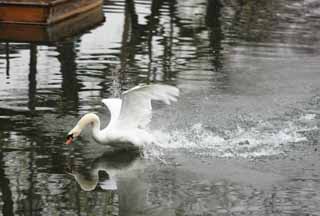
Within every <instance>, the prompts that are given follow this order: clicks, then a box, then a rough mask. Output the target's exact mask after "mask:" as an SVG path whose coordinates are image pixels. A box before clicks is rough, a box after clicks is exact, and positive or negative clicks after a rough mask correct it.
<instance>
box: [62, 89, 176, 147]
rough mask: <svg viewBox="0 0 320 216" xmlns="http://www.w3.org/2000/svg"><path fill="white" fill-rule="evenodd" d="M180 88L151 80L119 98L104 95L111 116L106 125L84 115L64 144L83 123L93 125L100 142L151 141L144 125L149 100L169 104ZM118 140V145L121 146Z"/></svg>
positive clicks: (148, 115)
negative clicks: (149, 82)
mask: <svg viewBox="0 0 320 216" xmlns="http://www.w3.org/2000/svg"><path fill="white" fill-rule="evenodd" d="M178 96H179V89H177V88H176V87H173V86H168V85H160V84H152V85H139V86H136V87H134V88H132V89H129V90H128V91H125V92H124V93H123V94H122V95H121V98H122V99H120V98H109V99H103V100H102V102H103V103H104V104H105V105H106V106H107V107H108V108H109V111H110V114H111V117H110V122H109V124H108V125H107V127H106V128H104V129H102V130H101V129H100V119H99V117H98V116H97V115H96V114H94V113H88V114H86V115H84V116H83V117H82V118H81V119H80V120H79V121H78V123H77V124H76V126H75V127H74V128H73V129H72V130H71V131H70V132H69V133H68V136H67V141H66V144H71V143H72V141H73V139H74V138H76V137H78V136H79V135H80V133H81V131H82V130H83V129H84V128H85V127H86V126H89V125H90V126H91V127H92V135H93V138H94V139H95V140H96V141H97V142H98V143H100V144H107V145H111V146H114V147H128V145H125V144H129V146H132V145H133V146H143V145H145V144H148V143H152V142H154V140H153V137H152V135H151V134H149V133H148V132H147V131H146V130H145V129H146V127H147V125H148V123H149V122H150V121H151V116H152V107H151V100H159V101H163V102H165V103H166V104H170V102H171V101H176V100H177V97H178ZM120 143H121V146H120Z"/></svg>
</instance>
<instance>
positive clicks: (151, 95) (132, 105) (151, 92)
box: [114, 84, 179, 129]
mask: <svg viewBox="0 0 320 216" xmlns="http://www.w3.org/2000/svg"><path fill="white" fill-rule="evenodd" d="M178 96H179V90H178V89H177V88H176V87H173V86H168V85H160V84H153V85H139V86H136V87H134V88H132V89H130V90H128V91H125V92H124V93H123V94H122V105H121V111H120V115H119V117H118V119H117V121H116V122H115V123H114V126H115V127H116V128H117V129H124V128H126V129H127V128H130V129H135V128H140V129H144V128H146V126H147V125H148V124H149V122H150V121H151V117H152V107H151V100H159V101H163V102H165V103H166V104H170V102H171V101H176V100H177V99H176V97H178Z"/></svg>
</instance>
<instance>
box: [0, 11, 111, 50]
mask: <svg viewBox="0 0 320 216" xmlns="http://www.w3.org/2000/svg"><path fill="white" fill-rule="evenodd" d="M104 20H105V18H104V14H103V12H102V8H101V6H100V7H95V8H93V9H92V10H89V11H86V12H84V13H81V14H79V15H77V16H73V17H71V18H69V19H67V20H64V21H63V22H59V23H55V24H52V25H48V26H47V25H25V24H12V23H0V32H1V33H0V42H26V43H38V44H50V43H53V42H57V41H62V40H64V39H66V38H70V37H73V36H77V35H79V34H81V33H83V32H86V31H89V30H91V29H93V28H95V27H96V26H98V25H101V24H102V23H103V22H104Z"/></svg>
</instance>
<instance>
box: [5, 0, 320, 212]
mask: <svg viewBox="0 0 320 216" xmlns="http://www.w3.org/2000/svg"><path fill="white" fill-rule="evenodd" d="M103 14H104V17H105V21H99V22H97V20H95V22H94V23H93V24H90V25H88V27H86V28H80V29H81V30H79V32H77V31H75V30H74V31H72V32H71V33H70V34H66V35H64V34H62V35H63V36H61V37H57V35H55V34H53V36H52V35H51V36H52V38H49V39H47V40H46V41H42V40H39V41H36V42H34V43H28V42H27V41H25V42H23V43H22V42H17V41H14V38H6V39H5V40H3V41H1V42H0V212H2V215H123V216H129V215H148V216H149V215H161V216H167V215H170V216H171V215H179V216H182V215H193V216H196V215H197V216H200V215H201V216H207V215H255V216H256V215H261V216H262V215H320V176H319V173H320V172H319V171H320V164H319V159H320V155H319V150H320V149H319V137H320V130H319V126H320V120H319V119H320V109H319V108H320V63H319V62H320V30H319V29H320V3H319V2H317V1H315V0H308V1H302V0H294V1H289V0H278V1H253V0H247V1H246V0H236V1H222V0H220V1H219V0H194V1H192V0H186V1H181V0H173V1H166V0H164V1H161V0H153V1H144V0H141V1H133V0H126V1H116V0H115V1H104V6H103ZM87 22H89V21H88V20H87ZM74 25H77V24H74ZM79 26H80V24H79ZM77 27H78V26H74V29H77ZM65 30H66V29H65ZM50 31H51V30H50ZM50 31H49V32H50ZM52 31H53V30H52ZM53 32H54V31H53ZM0 34H1V26H0ZM58 35H59V34H58ZM26 40H27V39H26ZM48 40H49V41H48ZM140 83H165V84H170V85H174V86H176V87H178V88H179V89H180V90H181V96H180V98H179V101H178V102H177V103H175V104H173V105H171V106H165V105H162V104H160V103H155V104H154V115H153V121H152V123H151V128H152V130H153V131H154V134H155V135H156V136H157V137H158V139H159V140H160V141H161V142H160V143H161V145H160V146H150V147H147V148H146V149H145V150H144V152H143V153H141V154H140V153H137V152H110V149H108V148H106V147H104V146H99V145H98V144H96V143H95V142H94V141H93V140H92V139H91V138H90V134H89V132H87V133H85V134H83V136H82V138H81V139H79V140H77V141H76V142H75V143H74V144H73V145H72V146H67V145H65V144H64V141H65V137H66V134H67V132H68V131H69V130H70V129H71V128H72V127H73V126H74V124H75V123H76V122H77V120H78V119H79V117H80V116H81V115H83V114H84V113H86V112H91V111H94V112H97V113H98V115H99V116H101V117H102V119H103V122H104V123H105V124H106V122H107V121H108V118H109V117H108V115H107V114H106V113H107V111H106V108H105V107H104V106H103V104H102V103H101V99H102V98H107V97H111V96H119V95H120V94H121V92H122V91H124V90H127V89H129V88H131V87H133V86H135V85H137V84H140ZM98 171H99V172H98ZM93 173H98V174H99V178H97V176H95V175H94V174H93ZM106 173H108V174H106ZM112 174H116V176H117V177H116V178H115V179H111V180H110V175H112ZM108 175H109V176H108Z"/></svg>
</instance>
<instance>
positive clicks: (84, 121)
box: [66, 113, 100, 144]
mask: <svg viewBox="0 0 320 216" xmlns="http://www.w3.org/2000/svg"><path fill="white" fill-rule="evenodd" d="M87 125H91V126H92V127H95V128H100V120H99V118H98V116H97V115H96V114H94V113H88V114H85V115H84V116H83V117H82V118H81V119H80V120H79V121H78V123H77V125H76V126H75V127H74V128H73V129H72V130H71V131H70V132H69V133H68V136H67V140H66V144H71V143H72V141H73V140H74V139H75V138H76V137H78V136H80V134H81V131H82V129H84V128H85V127H86V126H87Z"/></svg>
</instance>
